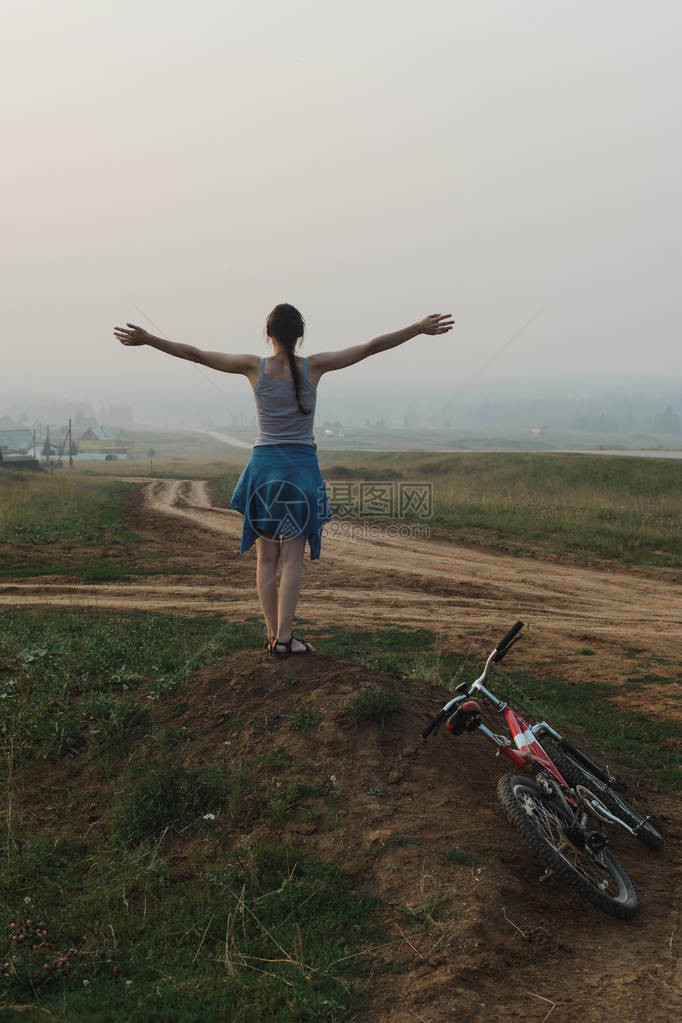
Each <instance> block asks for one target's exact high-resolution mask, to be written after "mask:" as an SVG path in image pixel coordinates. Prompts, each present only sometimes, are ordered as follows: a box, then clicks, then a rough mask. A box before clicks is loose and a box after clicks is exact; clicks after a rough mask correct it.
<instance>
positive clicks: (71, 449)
mask: <svg viewBox="0 0 682 1023" xmlns="http://www.w3.org/2000/svg"><path fill="white" fill-rule="evenodd" d="M69 465H70V466H71V468H73V443H72V439H71V419H69Z"/></svg>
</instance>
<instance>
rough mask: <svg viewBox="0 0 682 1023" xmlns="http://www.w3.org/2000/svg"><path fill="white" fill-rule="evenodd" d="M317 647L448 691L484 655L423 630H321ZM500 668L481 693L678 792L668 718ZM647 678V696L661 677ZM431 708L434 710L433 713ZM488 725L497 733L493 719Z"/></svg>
mask: <svg viewBox="0 0 682 1023" xmlns="http://www.w3.org/2000/svg"><path fill="white" fill-rule="evenodd" d="M349 639H350V640H351V641H350V642H349ZM317 645H318V649H320V650H321V651H322V652H324V653H327V652H329V653H338V654H340V655H341V656H345V657H347V658H348V659H349V660H353V661H356V662H358V663H360V664H363V665H364V666H365V667H368V668H371V669H377V670H382V671H388V672H391V673H392V674H395V675H398V676H401V677H402V678H404V679H409V677H410V676H412V677H416V678H419V679H421V680H422V681H425V682H427V683H429V684H434V683H440V685H442V687H443V689H444V690H449V691H453V690H454V688H455V686H456V685H458V684H460V683H461V682H472V681H473V680H474V678H475V677H476V676H477V675H478V674H479V672H480V669H481V667H482V665H483V662H484V656H485V655H484V653H481V656H480V657H477V659H475V660H474V659H473V658H472V656H471V654H470V653H469V652H467V653H459V652H443V650H442V649H441V639H440V636H439V635H438V634H437V633H435V632H429V631H428V630H425V629H415V630H413V631H406V630H398V629H383V630H380V631H377V632H362V631H354V632H353V633H352V634H351V635H350V636H349V634H348V632H347V630H342V629H334V630H324V632H322V631H321V632H320V633H319V636H318V637H317ZM388 651H390V652H388ZM513 656H515V657H516V658H517V659H519V658H520V656H521V655H520V653H519V651H514V655H513ZM508 664H511V661H509V662H507V661H505V670H501V669H498V670H497V672H496V673H495V674H493V676H492V677H491V680H490V683H489V688H490V689H491V691H492V692H493V693H494V694H495V695H496V696H499V697H501V698H504V699H508V700H509V701H510V702H512V703H513V704H514V706H515V707H516V708H517V709H518V710H520V711H521V712H524V709H525V713H526V714H527V715H528V716H530V717H531V719H534V720H541V719H542V718H547V719H548V720H549V721H550V722H551V723H552V724H553V725H554V727H555V728H557V729H558V730H559V731H562V730H564V729H565V730H566V732H567V734H568V735H569V737H572V738H574V739H575V740H576V741H578V742H580V740H581V739H583V741H589V742H592V743H593V744H595V746H596V747H597V749H598V750H599V751H601V752H600V755H601V756H602V758H604V757H612V758H613V759H615V760H616V761H618V762H619V763H621V764H623V765H624V766H626V767H632V768H634V769H636V770H638V771H641V772H643V773H644V774H645V775H646V776H647V777H648V778H650V779H651V780H652V781H653V782H654V783H655V784H656V785H657V786H658V787H659V788H660V789H661V790H662V791H666V792H679V791H680V790H681V789H682V784H681V783H682V777H681V776H680V768H679V754H678V751H677V748H676V743H677V742H678V740H679V739H682V726H680V725H679V724H678V723H677V722H676V721H673V720H667V719H666V720H654V719H653V718H649V717H647V716H646V715H644V714H641V713H638V712H636V711H633V710H628V709H626V708H623V707H622V706H620V705H619V703H618V702H617V694H618V690H617V689H615V690H614V688H613V687H612V686H609V685H606V684H604V683H596V682H589V683H584V684H582V683H572V682H568V681H566V680H564V679H562V678H560V677H559V676H557V675H555V674H552V675H542V674H538V673H537V672H528V671H524V670H523V669H517V670H513V669H511V668H507V667H506V666H507V665H508ZM647 677H648V676H647V674H644V675H637V676H635V678H636V686H637V688H638V689H642V688H646V685H647V684H649V683H647V681H646V679H647ZM650 677H651V682H650V684H651V685H652V687H653V688H652V691H654V692H655V691H656V688H657V687H658V685H660V679H661V676H660V675H658V674H654V675H651V676H650ZM405 684H406V685H409V683H407V682H406V683H405ZM437 710H438V707H437V706H434V708H433V713H434V714H435V712H436V711H437ZM495 720H496V721H497V722H498V724H497V725H495V726H494V727H495V728H497V727H499V719H498V718H495ZM425 723H426V721H425ZM595 755H596V754H595Z"/></svg>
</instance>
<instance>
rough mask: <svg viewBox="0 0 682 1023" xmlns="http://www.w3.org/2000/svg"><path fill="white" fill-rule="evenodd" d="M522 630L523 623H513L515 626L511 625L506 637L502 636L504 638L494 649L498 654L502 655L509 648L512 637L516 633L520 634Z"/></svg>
mask: <svg viewBox="0 0 682 1023" xmlns="http://www.w3.org/2000/svg"><path fill="white" fill-rule="evenodd" d="M522 628H523V622H515V624H514V625H512V627H511V629H510V630H509V632H508V633H507V635H506V636H504V638H503V639H501V640H500V642H499V643H498V644H497V647H496V649H497V652H498V654H503V653H504V651H505V650H506V648H507V647H508V646H509V644H510V643H511V641H512V640H513V638H514V636H515V635H516V634H517V633H518V632H521V629H522Z"/></svg>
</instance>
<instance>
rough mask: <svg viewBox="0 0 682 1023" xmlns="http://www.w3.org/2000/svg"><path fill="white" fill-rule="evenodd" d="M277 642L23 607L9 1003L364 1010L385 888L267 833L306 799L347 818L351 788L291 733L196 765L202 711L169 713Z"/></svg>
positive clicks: (312, 806) (136, 1011)
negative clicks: (310, 762)
mask: <svg viewBox="0 0 682 1023" xmlns="http://www.w3.org/2000/svg"><path fill="white" fill-rule="evenodd" d="M258 646H260V628H259V626H257V625H250V624H247V625H244V626H239V625H230V624H226V623H224V622H221V621H219V620H218V619H195V620H188V619H179V620H176V619H174V618H172V617H170V616H163V615H154V614H139V615H129V616H126V617H121V618H118V617H115V616H112V615H109V614H107V615H106V616H100V615H97V614H95V613H92V612H85V613H83V612H79V613H76V612H71V611H66V612H57V611H44V612H27V611H11V612H8V613H7V615H6V616H5V618H4V619H3V630H2V632H1V633H0V701H1V703H2V707H3V718H2V726H1V727H2V747H3V760H2V775H3V781H4V785H3V801H2V806H1V809H0V1006H2V1013H3V1019H5V1018H6V1019H8V1020H10V1021H11V1020H13V1019H15V1018H16V1019H20V1018H21V1019H25V1018H26V1015H25V1013H24V1012H23V1007H26V1006H29V1005H31V1004H32V1005H39V1006H40V1010H37V1011H41V1012H42V1011H43V1010H45V1011H47V1012H49V1013H50V1014H51V1016H52V1017H53V1018H54V1019H55V1020H58V1021H63V1023H67V1021H68V1023H72V1021H73V1023H76V1021H79V1020H81V1019H88V1020H100V1021H101V1023H124V1021H126V1023H127V1021H129V1020H134V1021H139V1023H143V1021H144V1023H146V1021H147V1020H156V1021H159V1023H161V1021H170V1020H173V1021H176V1020H177V1021H178V1023H194V1021H197V1023H198V1021H199V1020H201V1021H202V1023H203V1021H204V1020H205V1019H213V1018H221V1019H239V1020H244V1021H251V1023H260V1021H261V1020H263V1019H272V1020H281V1021H283V1023H284V1021H286V1023H290V1021H304V1020H308V1019H328V1020H336V1021H339V1023H342V1021H346V1020H351V1019H352V1018H353V1017H354V1015H356V1014H357V1011H358V1010H359V1008H360V1006H361V1001H362V987H363V984H362V981H363V977H364V976H365V974H366V972H367V971H368V970H369V969H370V967H371V968H374V967H373V966H372V957H371V955H370V954H369V953H366V952H365V950H366V949H367V948H368V947H369V946H370V945H371V944H372V943H375V942H376V941H378V940H379V939H380V938H381V935H380V933H379V930H378V928H377V926H376V923H375V921H376V920H377V919H380V918H383V910H382V909H381V908H380V904H379V903H378V902H377V900H376V899H375V898H373V897H372V896H371V895H369V894H368V893H367V892H365V891H364V889H363V887H362V883H361V881H360V880H359V878H358V877H357V876H355V875H353V874H350V873H348V872H345V871H343V870H341V869H340V868H339V867H338V866H336V865H335V864H334V863H333V862H331V861H327V860H323V859H321V858H319V857H315V856H314V855H312V854H311V853H309V852H302V851H301V850H298V849H296V848H294V847H291V846H288V845H287V844H286V842H284V841H282V842H279V843H277V844H276V845H266V844H263V843H262V842H259V841H257V840H256V839H255V837H253V838H252V837H250V832H251V830H252V828H253V827H254V826H255V825H257V824H261V825H263V824H266V823H269V824H270V825H274V826H275V827H279V826H281V824H282V822H283V821H285V820H286V818H287V817H288V816H289V815H290V814H293V813H295V812H296V811H297V809H298V808H299V807H300V808H302V809H303V810H304V811H305V812H306V813H308V815H309V817H310V819H313V818H314V815H317V816H318V817H319V826H320V828H322V829H324V830H334V829H335V828H336V827H338V826H340V824H341V823H342V821H343V810H342V809H340V807H339V806H338V799H339V795H338V793H337V792H336V790H333V789H332V787H331V786H330V784H329V782H327V781H325V782H324V783H320V782H317V781H315V780H313V779H310V778H308V777H306V776H304V775H300V771H299V770H298V768H301V767H303V768H305V765H304V764H298V765H297V762H293V761H292V759H291V756H290V754H289V753H288V752H287V750H286V749H285V748H284V747H282V746H275V747H273V748H272V749H269V750H265V751H264V752H263V753H262V754H259V755H258V756H257V757H255V758H253V760H248V759H244V758H235V757H232V755H231V754H230V750H229V746H225V745H223V744H222V743H221V744H220V746H219V748H218V750H217V751H216V752H215V753H213V754H211V757H210V759H209V761H208V762H206V763H196V762H193V759H186V758H187V757H190V756H191V755H190V754H189V752H188V751H189V749H190V746H189V745H188V744H189V743H190V740H191V738H192V737H191V735H188V729H187V727H185V726H182V727H178V726H176V725H173V724H169V723H165V721H166V719H165V717H164V715H163V714H161V716H160V717H159V712H160V711H162V710H163V708H165V707H168V706H173V707H174V708H175V710H176V712H180V710H181V709H182V706H183V700H184V686H185V683H186V682H187V680H188V679H189V678H190V677H191V676H192V675H193V674H194V673H195V672H196V671H197V670H198V669H199V668H200V667H201V666H202V665H204V664H212V663H215V662H216V661H218V660H220V659H221V658H222V657H225V656H228V655H229V654H230V653H232V652H235V651H236V650H239V649H242V648H245V647H247V648H254V647H258ZM195 742H196V737H195ZM45 759H52V760H54V761H60V763H59V764H58V765H57V766H58V767H59V772H58V774H57V775H54V776H53V779H52V780H50V779H49V778H48V777H47V776H46V774H45V768H44V766H43V761H44V760H45ZM31 777H33V778H34V779H35V785H34V786H33V788H34V789H35V791H34V795H33V799H32V801H31V802H30V803H29V802H27V800H26V798H25V797H24V796H23V792H24V789H25V787H26V786H27V785H28V784H29V781H28V779H30V778H31ZM93 808H94V811H95V816H93V812H92V811H93ZM88 821H89V823H88V824H87V826H86V822H88ZM238 836H241V839H240V841H239V842H238V843H236V842H235V838H236V837H238ZM235 844H237V845H238V848H235ZM179 849H186V850H187V853H186V856H185V860H184V861H183V862H185V864H186V865H185V867H184V868H183V869H182V870H181V871H178V869H177V866H176V865H175V864H176V862H177V861H176V860H175V859H174V857H175V856H176V854H177V852H178V850H179ZM12 925H13V926H12ZM5 963H7V964H8V965H7V967H5V966H4V964H5ZM12 1006H16V1007H18V1008H16V1009H12Z"/></svg>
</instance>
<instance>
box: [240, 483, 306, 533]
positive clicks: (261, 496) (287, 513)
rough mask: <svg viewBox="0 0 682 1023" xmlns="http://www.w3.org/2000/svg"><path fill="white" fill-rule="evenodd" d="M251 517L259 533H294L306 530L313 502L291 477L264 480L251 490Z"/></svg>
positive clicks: (249, 508)
mask: <svg viewBox="0 0 682 1023" xmlns="http://www.w3.org/2000/svg"><path fill="white" fill-rule="evenodd" d="M247 514H248V519H249V522H250V523H251V526H252V527H253V530H254V532H255V533H257V534H258V535H259V536H264V535H265V536H268V535H269V536H272V535H276V536H283V537H293V536H300V535H301V534H305V533H306V528H307V525H308V519H309V518H310V506H309V504H308V499H307V498H306V496H305V494H304V492H303V491H302V490H301V488H300V487H297V486H296V484H295V483H291V482H289V481H288V480H274V481H270V482H268V483H261V485H260V486H259V487H256V489H255V490H254V491H253V493H252V494H251V499H250V501H249V507H248V509H247Z"/></svg>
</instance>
